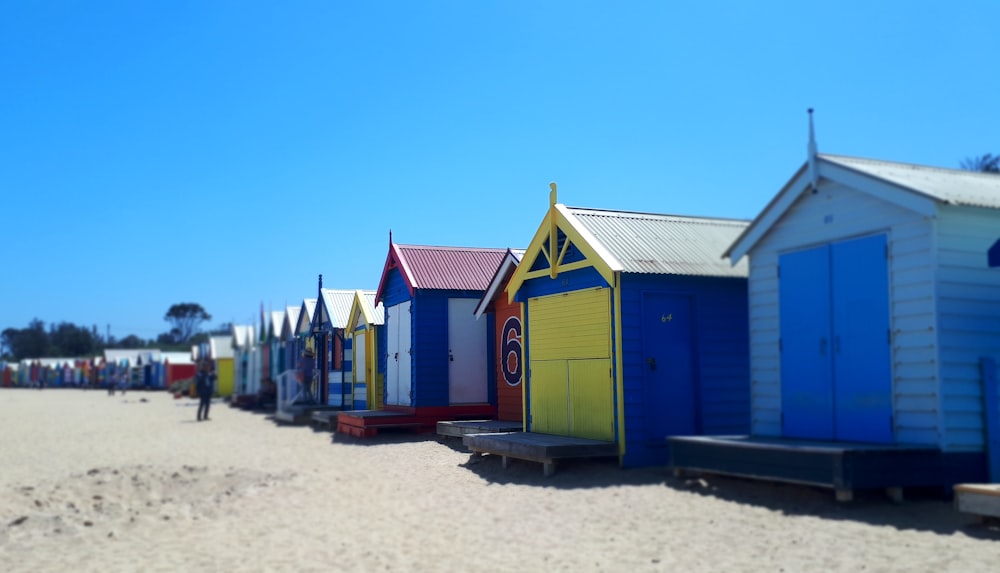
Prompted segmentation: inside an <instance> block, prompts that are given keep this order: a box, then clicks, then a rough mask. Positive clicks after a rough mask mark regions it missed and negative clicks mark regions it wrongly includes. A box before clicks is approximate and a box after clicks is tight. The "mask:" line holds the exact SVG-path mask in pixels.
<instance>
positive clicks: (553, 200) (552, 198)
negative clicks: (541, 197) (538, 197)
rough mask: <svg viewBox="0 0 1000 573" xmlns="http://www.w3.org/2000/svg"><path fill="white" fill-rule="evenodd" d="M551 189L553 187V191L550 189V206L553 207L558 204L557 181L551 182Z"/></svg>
mask: <svg viewBox="0 0 1000 573" xmlns="http://www.w3.org/2000/svg"><path fill="white" fill-rule="evenodd" d="M549 189H551V191H549V206H550V207H551V206H552V205H555V204H556V182H555V181H553V182H552V183H549Z"/></svg>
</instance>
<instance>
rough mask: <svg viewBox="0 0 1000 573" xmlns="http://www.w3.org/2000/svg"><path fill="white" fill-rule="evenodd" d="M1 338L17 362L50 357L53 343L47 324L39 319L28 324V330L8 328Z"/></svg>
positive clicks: (1, 334) (0, 334)
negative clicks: (46, 327)
mask: <svg viewBox="0 0 1000 573" xmlns="http://www.w3.org/2000/svg"><path fill="white" fill-rule="evenodd" d="M0 336H3V341H4V346H6V347H7V348H8V349H9V350H10V353H11V355H13V357H14V359H15V360H22V359H24V358H43V357H46V356H50V353H49V352H50V349H51V341H50V340H49V335H48V333H47V332H45V323H44V322H42V321H41V320H38V319H37V318H36V319H34V320H32V321H31V322H30V323H28V328H8V329H6V330H4V331H3V333H0Z"/></svg>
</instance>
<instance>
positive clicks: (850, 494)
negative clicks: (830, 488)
mask: <svg viewBox="0 0 1000 573" xmlns="http://www.w3.org/2000/svg"><path fill="white" fill-rule="evenodd" d="M834 496H835V497H836V498H837V501H839V502H841V503H847V502H849V501H854V490H852V489H841V488H837V489H835V490H834Z"/></svg>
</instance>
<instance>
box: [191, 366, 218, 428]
mask: <svg viewBox="0 0 1000 573" xmlns="http://www.w3.org/2000/svg"><path fill="white" fill-rule="evenodd" d="M195 385H196V389H197V391H198V421H199V422H200V421H202V420H208V407H209V406H210V405H211V404H212V393H213V392H215V372H212V363H211V362H209V361H208V360H204V361H202V363H201V371H200V372H198V377H197V378H196V380H195Z"/></svg>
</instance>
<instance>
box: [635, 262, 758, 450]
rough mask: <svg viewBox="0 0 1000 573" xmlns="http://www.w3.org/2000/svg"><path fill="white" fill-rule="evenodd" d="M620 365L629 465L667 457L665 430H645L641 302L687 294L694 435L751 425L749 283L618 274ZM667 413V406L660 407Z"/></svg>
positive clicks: (735, 431)
mask: <svg viewBox="0 0 1000 573" xmlns="http://www.w3.org/2000/svg"><path fill="white" fill-rule="evenodd" d="M621 282H622V287H621V292H622V295H621V297H622V304H621V314H622V317H621V318H622V364H623V377H624V381H623V388H624V402H625V439H626V454H625V458H624V459H623V464H624V465H626V466H634V465H649V464H665V463H667V461H668V460H667V443H666V441H665V440H663V436H651V435H648V432H647V430H646V428H647V421H646V419H645V416H646V413H645V412H646V409H645V407H644V403H643V399H644V396H645V395H646V392H645V391H644V388H643V384H644V372H645V370H646V368H647V365H646V362H645V357H644V356H643V354H642V345H643V341H642V314H641V313H642V300H643V295H644V294H645V293H650V292H657V293H667V294H676V295H686V296H690V297H692V299H693V301H694V309H693V312H694V322H695V324H696V329H695V331H694V332H693V333H692V336H694V341H693V344H692V346H693V347H694V349H695V356H694V363H695V366H694V372H695V384H696V392H697V394H696V403H697V404H698V411H697V412H696V420H698V433H699V434H745V433H747V432H748V431H749V430H750V356H749V335H748V328H747V321H748V318H747V317H748V314H747V281H746V280H744V279H716V278H704V277H676V276H664V275H640V274H626V275H623V277H622V281H621ZM664 415H669V405H664Z"/></svg>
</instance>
